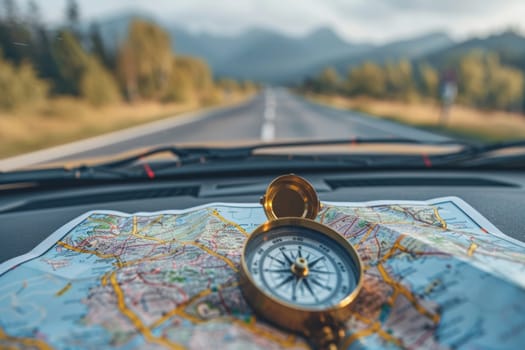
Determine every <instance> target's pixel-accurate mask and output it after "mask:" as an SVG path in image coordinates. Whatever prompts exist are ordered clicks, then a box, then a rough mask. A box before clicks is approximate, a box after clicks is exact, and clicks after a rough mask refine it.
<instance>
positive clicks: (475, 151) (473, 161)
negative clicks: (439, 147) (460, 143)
mask: <svg viewBox="0 0 525 350" xmlns="http://www.w3.org/2000/svg"><path fill="white" fill-rule="evenodd" d="M512 150H515V152H512ZM434 164H435V165H436V166H447V167H452V166H454V167H461V168H513V169H523V168H525V140H518V141H508V142H499V143H493V144H486V145H470V146H469V147H465V148H463V149H462V150H460V151H459V152H456V153H451V154H444V155H440V156H438V157H437V159H435V162H434Z"/></svg>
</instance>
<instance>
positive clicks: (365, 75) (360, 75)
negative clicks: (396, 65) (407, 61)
mask: <svg viewBox="0 0 525 350" xmlns="http://www.w3.org/2000/svg"><path fill="white" fill-rule="evenodd" d="M385 88H386V81H385V75H384V72H383V70H382V69H381V67H380V66H378V65H377V64H375V63H372V62H365V63H363V64H362V65H360V66H358V67H355V68H353V69H351V70H350V72H349V74H348V91H349V93H350V94H352V95H361V94H363V95H369V96H373V97H382V96H383V95H384V93H385Z"/></svg>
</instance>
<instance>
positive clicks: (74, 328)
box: [0, 197, 525, 350]
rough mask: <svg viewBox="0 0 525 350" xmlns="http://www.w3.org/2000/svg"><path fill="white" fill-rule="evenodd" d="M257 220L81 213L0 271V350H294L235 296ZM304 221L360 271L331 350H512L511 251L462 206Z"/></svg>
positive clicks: (220, 206)
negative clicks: (349, 311) (352, 254)
mask: <svg viewBox="0 0 525 350" xmlns="http://www.w3.org/2000/svg"><path fill="white" fill-rule="evenodd" d="M265 220H266V218H265V216H264V212H263V209H262V207H261V206H260V205H258V204H227V203H213V204H209V205H206V206H201V207H195V208H190V209H186V210H166V211H161V212H155V213H135V214H126V213H121V212H114V211H92V212H89V213H86V214H84V215H82V216H80V217H78V218H76V219H74V220H73V221H71V222H69V223H67V224H66V225H64V226H63V227H62V228H60V229H58V230H57V231H56V232H55V233H53V234H52V235H51V236H49V237H48V238H47V239H46V240H45V241H44V242H42V243H41V244H40V245H38V246H37V247H36V248H35V249H33V250H32V251H31V252H29V253H28V254H25V255H23V256H20V257H17V258H14V259H11V260H9V261H7V262H4V263H2V264H1V265H0V348H9V347H10V346H13V347H16V346H19V347H20V346H21V347H22V348H29V349H33V348H35V349H48V348H57V349H102V348H109V349H113V348H114V349H136V348H147V349H184V348H189V349H201V348H214V349H247V348H253V349H266V350H267V349H277V348H291V349H296V348H297V349H299V348H308V344H307V343H306V341H305V340H304V339H303V338H301V337H300V336H297V335H295V334H291V333H288V332H286V331H285V330H283V329H278V328H276V327H274V326H272V325H271V324H268V323H266V322H265V321H264V320H262V319H259V318H257V317H256V315H255V314H254V313H253V311H252V310H251V309H250V307H249V306H248V305H247V304H246V302H245V300H244V298H243V296H242V294H241V291H240V289H239V286H238V277H239V263H240V256H241V251H242V246H243V243H244V241H245V240H246V237H247V236H248V235H249V234H250V232H252V231H253V230H254V229H255V228H256V227H257V226H258V225H260V224H261V223H263V222H264V221H265ZM317 220H318V221H320V222H322V223H324V224H326V225H328V226H331V227H332V228H333V229H335V230H336V231H338V232H339V233H340V234H341V235H343V236H344V237H345V238H347V239H348V240H349V241H350V242H351V243H352V244H353V245H354V246H355V247H356V248H357V250H358V252H359V254H360V256H361V258H362V260H363V263H364V266H365V276H364V287H363V289H362V291H361V293H360V295H359V297H358V299H357V301H356V302H355V306H354V309H355V310H354V312H353V315H352V317H351V318H350V319H349V320H348V322H347V323H346V336H345V339H344V341H343V344H342V347H343V348H348V349H401V348H403V349H404V348H409V349H416V348H422V349H496V348H497V349H519V348H523V346H524V344H525V245H524V244H523V243H521V242H519V241H517V240H514V239H512V238H510V237H508V236H506V235H504V234H503V233H502V232H500V231H499V230H498V229H497V228H496V227H494V226H493V225H492V224H491V223H490V222H488V220H486V219H485V218H484V217H482V215H480V214H479V213H478V212H476V211H475V210H474V209H473V208H472V207H470V206H469V205H468V204H466V203H465V202H463V201H462V200H460V199H458V198H455V197H447V198H438V199H434V200H430V201H425V202H413V201H410V202H402V201H377V202H368V203H324V205H323V209H322V210H321V211H320V213H319V215H318V217H317ZM35 229H38V228H37V227H35Z"/></svg>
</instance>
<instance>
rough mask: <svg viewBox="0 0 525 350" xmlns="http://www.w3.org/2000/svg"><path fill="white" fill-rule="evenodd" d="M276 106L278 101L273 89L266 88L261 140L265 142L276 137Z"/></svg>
mask: <svg viewBox="0 0 525 350" xmlns="http://www.w3.org/2000/svg"><path fill="white" fill-rule="evenodd" d="M275 106H276V101H275V97H274V94H273V92H272V90H266V93H265V94H264V111H263V118H264V121H263V124H262V127H261V140H262V141H264V142H270V141H273V140H274V139H275Z"/></svg>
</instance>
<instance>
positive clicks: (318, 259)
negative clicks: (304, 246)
mask: <svg viewBox="0 0 525 350" xmlns="http://www.w3.org/2000/svg"><path fill="white" fill-rule="evenodd" d="M325 258H326V257H325V256H324V255H323V256H321V257H319V258H317V259H315V260H314V261H312V262H311V263H310V264H309V266H310V268H312V267H314V265H316V264H317V263H318V262H319V261H321V260H324V259H325Z"/></svg>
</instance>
